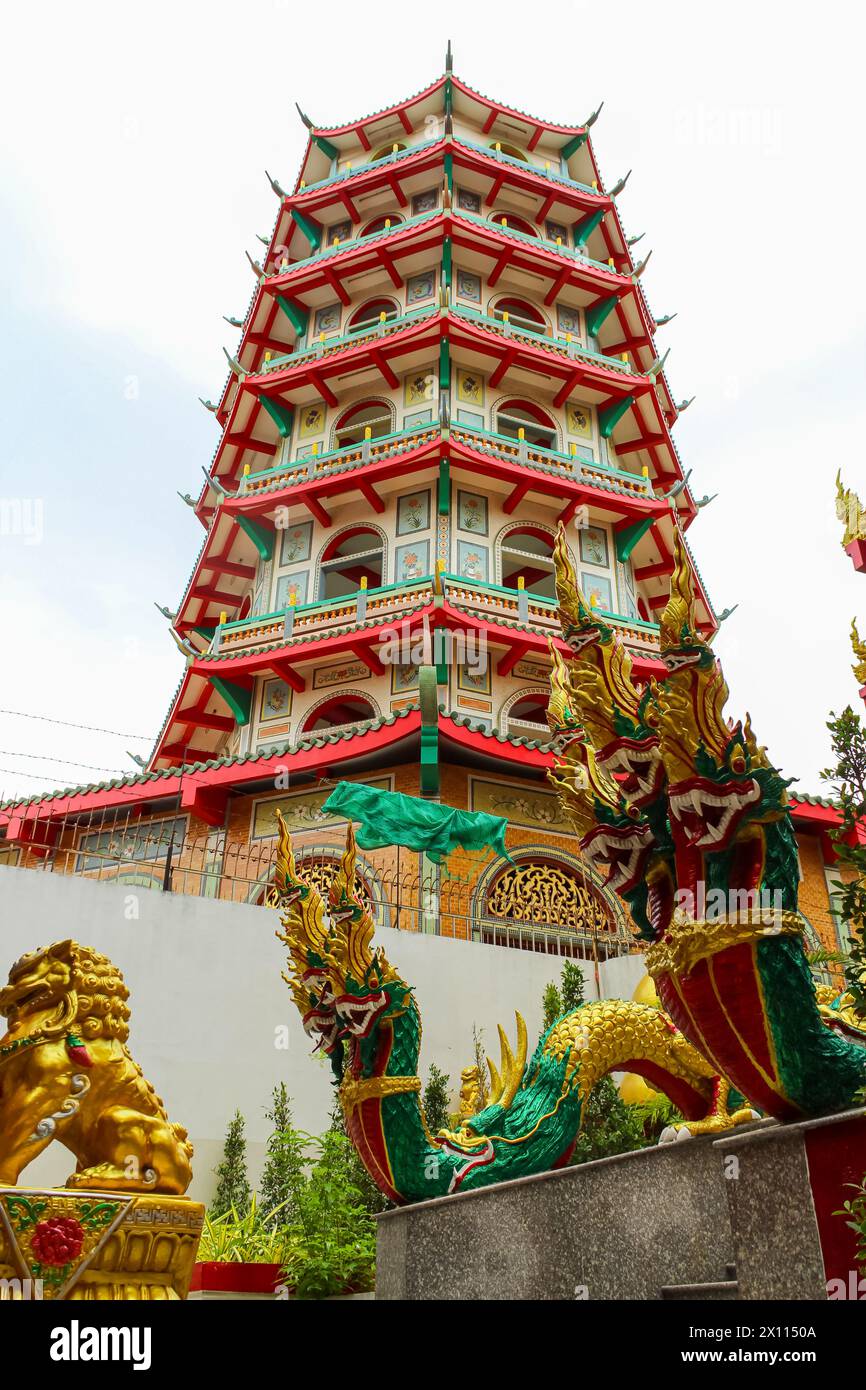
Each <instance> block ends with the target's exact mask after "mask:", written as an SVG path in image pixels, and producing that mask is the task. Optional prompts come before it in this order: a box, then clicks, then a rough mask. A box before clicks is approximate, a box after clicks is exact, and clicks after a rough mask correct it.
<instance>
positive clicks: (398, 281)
mask: <svg viewBox="0 0 866 1390" xmlns="http://www.w3.org/2000/svg"><path fill="white" fill-rule="evenodd" d="M376 249H377V251H378V253H379V260H380V262H381V263H382V265H383V266H384V267H385V269H386V271H387V272H388V275H389V277H390V280H391V284H392V285H393V286H394V288H395V290H401V289H402V288H403V280H402V278H401V276H400V274H399V272H398V271H397V269H396V268H395V266H394V262H393V261H392V259H391V257H390V256H389V255H388V252H387V251H386V249H385V247H384V246H378V247H377V248H376Z"/></svg>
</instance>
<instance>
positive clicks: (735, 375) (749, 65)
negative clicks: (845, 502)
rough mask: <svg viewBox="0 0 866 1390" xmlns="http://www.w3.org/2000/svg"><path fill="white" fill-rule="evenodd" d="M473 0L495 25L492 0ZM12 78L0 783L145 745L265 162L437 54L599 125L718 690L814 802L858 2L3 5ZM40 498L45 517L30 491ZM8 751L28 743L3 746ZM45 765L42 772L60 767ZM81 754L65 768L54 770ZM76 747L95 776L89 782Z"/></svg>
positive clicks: (853, 698)
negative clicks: (20, 714)
mask: <svg viewBox="0 0 866 1390" xmlns="http://www.w3.org/2000/svg"><path fill="white" fill-rule="evenodd" d="M493 15H495V16H496V19H495V22H494V21H493V20H492V18H491V17H492V16H493ZM2 32H3V41H4V49H5V62H4V72H3V83H2V89H0V131H2V136H0V141H2V153H0V200H2V219H0V280H2V283H3V290H4V293H3V303H4V308H5V315H4V317H5V324H4V332H3V334H2V339H0V358H2V371H0V382H2V386H0V390H2V393H3V400H2V419H3V433H2V440H0V497H2V498H6V499H9V498H21V499H30V500H31V503H34V502H35V503H36V504H39V505H41V507H42V517H43V526H42V535H41V540H40V541H39V543H30V542H31V541H32V539H33V538H32V537H29V538H28V537H26V536H22V535H17V536H10V535H4V536H0V571H2V585H0V652H2V666H0V707H2V708H3V709H9V710H24V711H29V712H31V713H34V714H39V715H43V716H47V717H50V718H53V719H65V720H68V721H72V722H77V723H83V724H89V725H96V726H100V727H102V728H105V729H110V730H118V731H120V732H121V733H123V734H137V735H145V736H147V737H146V738H145V739H143V740H142V739H138V740H136V741H133V740H132V739H130V738H123V737H121V738H119V737H116V736H114V735H109V734H87V733H83V732H79V731H76V730H73V729H66V728H63V727H61V726H59V725H56V724H50V723H41V722H38V721H34V720H29V719H21V718H16V717H13V716H11V715H3V714H0V769H2V770H0V796H9V795H12V794H19V793H21V794H27V795H31V794H33V793H34V792H36V791H42V790H46V789H49V788H50V787H52V786H61V787H62V786H69V785H73V784H75V783H77V782H79V781H84V780H90V779H91V778H92V779H93V780H98V779H99V778H100V777H102V776H103V775H108V774H107V773H104V772H103V771H101V770H102V769H124V770H125V769H129V768H131V767H132V764H131V763H130V762H129V760H128V758H127V757H126V754H125V750H126V749H132V750H134V751H137V752H141V753H146V752H147V751H148V749H149V742H148V740H149V739H150V738H152V736H153V735H154V734H155V733H156V731H157V729H158V728H159V726H160V724H161V721H162V718H163V715H164V713H165V709H166V707H167V704H168V700H169V698H170V696H171V694H172V692H173V690H174V688H175V685H176V683H177V681H178V679H179V677H180V674H181V658H180V656H179V654H178V652H177V651H176V649H175V647H174V646H173V645H172V642H171V639H170V637H169V635H168V631H167V626H166V623H165V621H164V619H163V618H161V617H160V616H159V614H158V613H157V612H156V611H155V609H154V608H153V600H157V601H158V602H159V603H163V604H167V605H169V606H173V605H174V604H175V603H176V601H177V600H178V598H179V595H180V592H181V589H182V586H183V584H184V581H185V579H186V576H187V575H188V573H189V571H190V569H191V567H192V563H193V559H194V555H195V553H196V551H197V549H198V546H199V544H200V541H201V537H202V531H201V528H200V526H199V525H198V523H197V522H196V521H195V519H194V517H193V516H192V514H191V512H189V510H188V509H187V508H186V507H184V506H183V504H182V503H181V502H180V501H179V500H178V498H177V497H176V495H175V493H176V490H180V491H181V492H186V491H191V492H196V491H197V490H198V486H199V483H200V481H201V466H202V464H207V463H208V461H209V459H210V457H211V453H212V450H213V447H214V445H215V443H216V427H215V425H214V423H213V421H212V419H211V417H210V416H209V415H208V414H207V412H206V411H204V410H203V409H202V407H201V406H200V405H199V404H198V402H197V400H196V397H197V396H198V395H202V396H206V397H207V396H210V397H214V396H216V395H217V394H218V391H219V388H220V385H221V383H222V380H223V377H224V372H225V363H224V359H223V357H222V353H221V351H220V347H221V345H222V344H225V345H226V346H227V347H229V348H232V347H233V346H234V345H235V343H236V341H237V334H236V332H235V331H234V330H232V329H231V328H230V327H229V326H228V325H227V324H225V323H223V322H222V318H221V315H222V314H229V315H232V314H235V315H239V316H240V315H242V314H243V312H244V310H245V308H246V304H247V301H248V299H249V296H250V292H251V289H252V281H251V274H250V271H249V268H248V266H247V263H246V260H245V258H244V254H243V253H244V249H247V250H249V251H251V252H253V253H254V252H255V251H256V249H257V245H258V243H257V242H256V240H255V234H256V233H257V232H262V233H266V232H269V231H270V228H271V225H272V222H273V216H274V211H275V201H274V196H273V194H272V192H271V190H270V188H269V186H268V183H267V180H266V179H265V176H264V172H263V171H264V169H265V167H267V168H268V169H270V171H271V173H272V174H274V175H275V176H276V177H277V178H279V180H280V181H281V182H282V183H283V184H284V186H285V185H288V184H290V183H291V182H292V180H293V179H294V177H295V174H296V171H297V168H298V165H299V162H300V158H301V154H302V150H303V145H304V139H303V137H304V134H305V132H304V130H303V128H302V126H301V123H300V121H299V120H298V118H297V115H296V112H295V107H294V102H295V100H298V101H299V102H300V104H301V106H302V107H303V108H304V109H305V110H306V111H307V112H308V113H309V115H310V116H311V117H312V119H313V120H314V121H316V122H317V123H318V124H320V125H333V124H337V123H339V122H342V121H345V120H347V119H350V118H351V117H353V116H357V115H359V114H362V113H366V112H368V111H371V110H374V109H376V108H379V107H381V106H385V105H388V104H390V103H392V102H393V101H395V100H397V99H399V98H400V97H403V96H405V95H408V94H409V93H411V92H413V91H416V90H418V89H419V88H421V87H423V86H425V85H426V84H427V83H428V82H430V81H431V80H432V79H433V78H434V77H435V76H436V75H437V74H439V73H440V72H441V70H442V67H443V62H444V52H445V44H446V40H447V38H448V37H449V35H450V37H451V38H452V41H453V45H454V54H455V71H456V72H457V73H458V74H459V75H460V76H461V77H463V78H465V79H466V80H467V81H468V82H469V83H470V84H471V85H473V86H475V87H476V88H478V89H479V90H481V91H483V92H488V93H491V94H494V95H496V96H498V97H501V98H502V99H503V100H506V101H508V102H510V103H511V104H513V105H515V106H518V107H520V108H522V109H524V110H526V111H529V112H533V113H535V114H539V115H544V116H548V117H549V118H551V119H553V120H556V121H559V122H562V123H579V122H580V121H581V120H583V119H584V118H585V117H586V116H587V114H588V113H589V112H590V111H591V110H592V109H593V108H594V107H595V106H597V105H598V103H599V101H601V100H602V99H604V101H605V108H604V111H603V113H602V116H601V118H600V119H599V122H598V124H597V126H596V127H595V130H594V142H595V148H596V152H597V155H598V157H599V160H600V163H601V168H602V171H603V174H604V176H605V178H606V180H607V183H608V184H609V185H610V184H612V183H613V182H614V180H615V179H616V178H617V177H618V176H619V175H621V174H623V173H625V172H626V170H627V169H629V168H632V167H633V169H634V173H633V175H632V178H631V181H630V182H629V185H628V188H627V189H626V191H625V192H624V193H623V195H622V196H621V198H620V200H619V205H620V210H621V213H622V216H623V219H624V221H625V225H626V229H627V231H628V232H629V233H631V234H634V233H637V232H641V231H645V232H646V234H647V235H646V237H645V240H644V241H643V242H642V243H641V250H643V249H644V248H646V249H649V248H653V250H654V252H655V254H654V256H653V261H652V265H651V267H650V269H649V270H648V271H647V274H646V276H645V280H644V284H645V287H646V290H647V293H648V297H649V300H650V304H651V306H652V307H653V309H654V310H655V311H656V313H657V314H662V313H670V312H673V311H674V310H677V311H678V313H679V317H678V318H677V319H676V321H675V322H674V323H673V324H672V325H671V326H670V327H668V328H666V329H663V330H662V337H661V340H660V341H661V342H662V344H663V345H664V346H667V345H668V344H670V345H671V347H672V352H671V356H670V358H669V360H668V377H669V380H670V382H671V386H672V389H673V390H674V391H675V393H676V394H677V396H678V397H682V396H690V395H693V394H696V395H697V400H696V401H695V404H694V406H693V407H692V409H691V410H690V411H689V412H688V414H687V415H685V416H684V417H683V419H682V421H681V422H680V424H679V425H678V427H677V440H678V443H679V447H680V451H681V453H682V455H683V458H684V460H685V462H686V465H687V466H690V467H692V468H693V469H694V473H693V476H692V484H693V486H694V488H695V490H696V494H697V495H698V496H701V495H702V494H703V493H704V492H709V493H713V492H716V491H718V493H719V496H718V498H717V500H716V501H715V502H714V503H713V504H712V505H711V506H710V507H708V508H706V509H705V510H704V511H703V512H702V513H701V515H700V518H699V519H698V521H697V522H696V523H695V525H694V527H693V528H692V530H691V532H690V539H691V541H692V545H693V549H694V550H695V553H696V555H697V559H698V563H699V566H700V568H701V570H702V572H703V574H704V577H705V579H706V581H707V583H708V586H709V590H710V593H711V595H712V597H713V600H714V602H715V604H716V607H717V609H720V610H721V609H724V608H725V607H730V606H733V605H734V604H737V603H738V604H739V605H740V607H739V608H738V610H737V612H736V613H735V614H734V616H733V617H732V618H731V619H730V620H729V621H728V622H726V623H725V625H724V627H723V630H722V634H721V635H720V637H719V639H718V643H717V646H718V650H719V652H720V654H721V656H722V658H723V662H724V666H725V671H726V675H727V678H728V682H729V685H730V687H731V695H732V698H731V703H730V705H729V711H730V712H731V713H734V714H742V713H743V712H744V711H745V709H746V708H749V709H750V710H751V712H752V716H753V721H754V724H755V729H756V732H757V734H758V737H759V739H760V740H761V741H762V742H765V743H767V744H768V745H769V748H770V752H771V755H772V756H773V757H774V759H775V760H776V762H777V763H778V764H780V765H781V766H782V767H783V768H784V769H785V771H786V772H787V773H788V774H789V775H794V776H797V777H798V778H799V779H800V785H801V787H802V789H803V790H808V791H813V792H819V791H821V790H822V786H821V784H820V782H819V779H818V771H819V769H820V767H822V766H823V765H824V764H825V763H826V762H827V760H828V747H827V736H826V731H825V728H824V721H825V719H826V717H827V712H828V711H829V710H830V709H831V708H832V709H838V708H839V707H841V706H843V705H844V704H845V703H848V702H853V703H854V704H855V705H856V704H857V685H856V682H855V680H854V678H853V676H852V675H851V673H850V662H851V657H850V650H849V646H848V628H849V625H850V621H851V618H852V616H854V615H855V614H857V615H859V617H860V618H862V619H863V625H864V626H866V579H861V578H860V577H858V576H857V575H856V574H855V573H854V571H853V570H852V568H851V565H850V563H849V562H848V560H847V559H846V557H845V556H844V555H843V553H842V551H841V549H840V546H839V538H840V530H839V526H838V524H837V522H836V520H835V516H834V508H833V501H834V483H833V480H834V476H835V472H836V469H837V467H839V465H840V464H841V465H842V467H843V469H844V472H845V475H846V479H847V481H848V482H849V484H850V485H853V486H855V487H857V488H858V489H859V490H860V491H861V494H862V495H864V496H866V458H864V448H863V440H864V437H866V399H864V380H866V277H864V273H863V261H864V255H866V252H864V248H863V246H862V244H861V237H860V232H861V230H862V228H863V226H864V224H866V218H864V211H866V193H864V181H863V173H862V92H863V70H862V53H863V48H864V21H863V19H862V16H861V14H860V13H858V9H857V8H856V7H855V6H854V5H853V4H850V3H849V4H842V3H839V2H838V0H829V2H828V0H825V3H824V4H823V5H821V6H820V7H819V8H818V9H816V8H815V7H813V6H806V5H802V4H796V3H786V4H782V3H767V0H762V3H761V4H756V3H754V0H751V3H748V4H747V3H742V2H741V0H729V2H728V3H727V4H725V5H724V6H721V5H717V6H714V7H709V6H695V5H694V4H693V3H691V4H690V3H664V0H662V3H659V4H657V5H655V6H649V5H647V4H646V3H642V4H634V3H632V2H631V0H620V3H619V4H618V5H617V6H616V7H615V9H613V10H607V11H605V10H604V9H603V8H600V7H599V6H598V4H593V5H590V4H584V3H574V0H572V3H568V0H559V3H557V4H556V5H550V6H546V7H539V6H537V5H532V4H527V3H521V4H516V3H513V0H505V3H499V4H497V5H496V6H495V7H493V6H491V5H489V4H481V3H477V2H476V0H460V3H456V4H455V3H451V0H439V2H438V3H437V4H435V5H424V6H419V7H417V8H416V7H412V6H409V5H399V6H398V5H389V4H382V3H376V0H368V3H366V4H365V5H355V4H352V5H350V4H347V3H345V0H331V3H329V4H326V5H317V6H316V5H314V6H299V5H296V4H295V3H293V2H292V0H260V3H258V4H257V5H256V6H255V7H254V8H249V9H245V8H243V7H242V6H240V5H238V4H237V3H236V0H235V2H234V3H231V4H229V3H223V0H208V3H206V4H205V3H198V2H197V0H196V2H195V3H185V2H182V3H178V0H174V3H172V4H167V3H164V0H152V3H150V4H149V5H147V6H141V5H137V6H134V7H133V6H122V5H118V4H117V3H116V0H115V3H111V4H109V3H105V4H103V3H94V2H93V0H90V2H88V0H80V2H79V3H78V4H76V5H69V4H60V3H56V0H47V3H45V2H44V0H43V3H40V4H39V5H38V6H30V7H28V8H27V9H25V7H23V6H17V7H16V8H15V9H14V11H13V10H11V9H10V8H8V7H7V9H6V12H5V15H4V18H3V29H2ZM31 516H32V517H33V518H34V519H36V520H38V518H37V517H36V514H35V513H31ZM25 754H26V755H30V756H24V755H25ZM57 759H66V760H67V763H60V762H58V761H56V760H57ZM73 763H75V764H82V763H83V764H86V765H88V766H86V767H85V766H77V765H72V764H73ZM90 768H93V769H100V770H99V771H92V772H91V771H90V770H89V769H90Z"/></svg>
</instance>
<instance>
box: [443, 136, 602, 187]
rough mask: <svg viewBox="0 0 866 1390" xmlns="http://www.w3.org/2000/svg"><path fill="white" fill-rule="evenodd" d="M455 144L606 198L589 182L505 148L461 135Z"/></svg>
mask: <svg viewBox="0 0 866 1390" xmlns="http://www.w3.org/2000/svg"><path fill="white" fill-rule="evenodd" d="M454 144H455V145H463V146H464V148H466V149H467V150H474V151H475V153H476V154H483V155H486V156H487V158H488V159H495V160H497V162H498V163H500V164H510V165H511V167H512V168H513V169H521V170H522V171H523V172H524V173H530V174H537V175H538V177H539V178H541V179H550V180H551V181H552V182H553V183H561V184H563V185H564V186H565V187H566V188H577V189H579V190H580V192H581V193H589V195H590V196H591V197H593V198H605V197H606V196H607V195H606V194H604V193H602V192H601V190H600V189H598V188H593V187H592V186H591V185H590V184H588V183H580V182H579V181H578V180H577V179H572V178H569V176H568V174H563V173H562V172H561V171H560V172H559V173H554V172H553V169H552V168H550V169H546V168H544V167H543V166H541V165H538V164H530V162H529V160H527V159H518V158H517V156H516V155H513V154H507V153H506V151H505V150H496V149H491V148H490V147H489V145H479V144H478V142H477V141H476V140H466V139H465V138H463V137H461V138H460V139H459V140H455V141H454Z"/></svg>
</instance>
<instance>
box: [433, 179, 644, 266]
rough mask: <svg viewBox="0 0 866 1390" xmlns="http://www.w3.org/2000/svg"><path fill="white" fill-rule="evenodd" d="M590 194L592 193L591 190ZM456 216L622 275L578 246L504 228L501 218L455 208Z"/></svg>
mask: <svg viewBox="0 0 866 1390" xmlns="http://www.w3.org/2000/svg"><path fill="white" fill-rule="evenodd" d="M590 192H592V190H591V189H590ZM454 215H455V217H464V218H466V220H467V221H468V222H477V223H478V225H479V227H492V228H493V230H494V231H497V232H499V233H500V235H501V236H507V237H511V238H513V240H514V241H522V242H524V243H525V244H526V245H527V246H534V247H536V248H541V249H542V250H544V251H554V252H555V253H556V255H557V256H568V257H570V259H571V260H574V261H580V262H581V264H582V265H589V266H592V267H593V269H594V270H603V271H605V272H606V273H607V274H608V275H619V274H621V272H620V271H617V270H614V269H613V268H612V267H611V266H609V265H608V264H607V262H606V261H597V260H595V259H594V257H592V256H588V255H587V254H586V252H585V251H581V249H580V247H578V246H566V245H565V243H564V242H563V243H562V244H561V245H557V243H556V242H555V241H548V239H547V237H543V236H540V235H539V236H533V235H532V233H531V232H521V231H520V230H519V228H517V227H509V226H508V223H507V222H506V225H505V226H504V227H503V225H502V222H501V220H500V218H497V217H483V216H482V215H481V213H478V212H469V211H468V210H467V209H466V208H454Z"/></svg>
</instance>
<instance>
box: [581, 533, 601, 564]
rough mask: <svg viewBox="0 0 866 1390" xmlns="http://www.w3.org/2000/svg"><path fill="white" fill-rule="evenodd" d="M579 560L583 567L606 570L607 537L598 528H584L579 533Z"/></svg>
mask: <svg viewBox="0 0 866 1390" xmlns="http://www.w3.org/2000/svg"><path fill="white" fill-rule="evenodd" d="M580 558H581V560H583V562H584V564H585V565H601V566H602V567H603V568H604V569H607V566H608V559H607V536H606V534H605V532H604V531H603V530H602V528H601V527H600V526H585V527H584V528H583V530H582V531H581V533H580Z"/></svg>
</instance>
